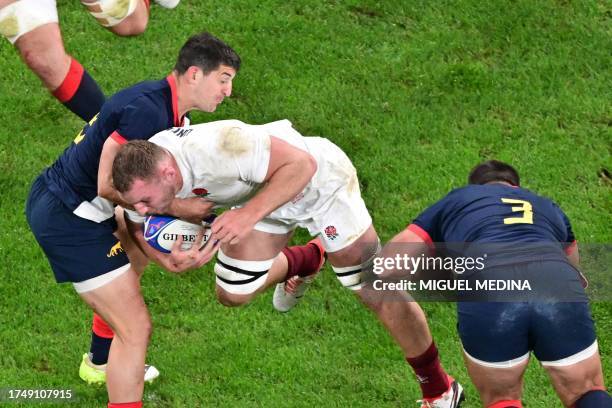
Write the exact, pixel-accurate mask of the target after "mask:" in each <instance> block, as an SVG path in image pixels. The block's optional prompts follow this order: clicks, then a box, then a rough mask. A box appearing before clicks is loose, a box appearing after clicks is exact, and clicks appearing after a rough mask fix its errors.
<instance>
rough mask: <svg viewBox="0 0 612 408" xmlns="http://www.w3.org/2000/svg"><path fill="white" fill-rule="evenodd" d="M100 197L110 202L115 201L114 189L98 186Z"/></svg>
mask: <svg viewBox="0 0 612 408" xmlns="http://www.w3.org/2000/svg"><path fill="white" fill-rule="evenodd" d="M98 196H99V197H102V198H105V199H107V200H109V201H114V198H115V196H114V189H113V188H112V187H109V186H106V185H98Z"/></svg>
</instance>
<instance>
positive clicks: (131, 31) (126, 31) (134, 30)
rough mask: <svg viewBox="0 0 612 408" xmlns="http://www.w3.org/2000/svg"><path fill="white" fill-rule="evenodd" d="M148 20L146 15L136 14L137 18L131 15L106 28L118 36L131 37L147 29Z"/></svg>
mask: <svg viewBox="0 0 612 408" xmlns="http://www.w3.org/2000/svg"><path fill="white" fill-rule="evenodd" d="M132 17H134V18H132ZM148 22H149V19H148V17H146V16H144V15H143V16H138V18H136V16H135V15H132V16H130V18H127V19H125V20H123V21H122V22H121V23H120V24H118V25H116V26H112V27H108V29H109V30H110V31H112V32H113V33H114V34H116V35H118V36H120V37H133V36H136V35H140V34H142V33H144V32H145V30H146V29H147V25H148Z"/></svg>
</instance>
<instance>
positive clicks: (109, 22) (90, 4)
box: [81, 0, 141, 27]
mask: <svg viewBox="0 0 612 408" xmlns="http://www.w3.org/2000/svg"><path fill="white" fill-rule="evenodd" d="M139 1H141V0H97V1H87V0H81V4H83V5H84V6H85V7H87V10H88V11H89V14H91V15H92V16H94V18H95V19H96V20H98V22H99V23H100V25H102V26H104V27H113V26H116V25H117V24H119V23H121V22H122V21H123V20H125V19H126V18H128V17H129V16H130V15H131V14H132V13H133V12H134V11H135V10H136V6H137V5H138V2H139Z"/></svg>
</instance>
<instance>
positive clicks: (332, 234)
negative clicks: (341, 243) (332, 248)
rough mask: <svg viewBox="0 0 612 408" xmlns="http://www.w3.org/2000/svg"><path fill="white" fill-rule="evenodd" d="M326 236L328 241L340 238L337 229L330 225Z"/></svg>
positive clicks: (326, 228)
mask: <svg viewBox="0 0 612 408" xmlns="http://www.w3.org/2000/svg"><path fill="white" fill-rule="evenodd" d="M325 236H327V239H330V240H332V241H333V240H334V239H336V238H337V237H338V231H336V227H334V226H333V225H328V226H327V227H325Z"/></svg>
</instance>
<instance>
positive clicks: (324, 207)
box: [255, 138, 372, 252]
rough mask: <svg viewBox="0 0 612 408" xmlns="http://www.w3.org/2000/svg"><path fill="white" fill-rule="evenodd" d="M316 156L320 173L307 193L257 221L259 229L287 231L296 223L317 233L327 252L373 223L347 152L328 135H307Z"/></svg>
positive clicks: (292, 228)
mask: <svg viewBox="0 0 612 408" xmlns="http://www.w3.org/2000/svg"><path fill="white" fill-rule="evenodd" d="M307 139H309V140H308V147H309V148H310V149H311V151H310V153H311V154H312V155H313V156H315V158H317V163H318V168H317V173H316V174H315V176H314V177H313V180H312V182H311V186H310V187H309V188H308V193H307V194H306V196H305V197H302V196H301V195H298V196H297V197H296V198H294V199H293V201H292V202H290V203H287V204H285V205H283V206H282V207H280V208H278V209H277V210H275V211H273V212H272V213H271V214H270V215H269V216H267V217H265V218H264V219H263V220H261V221H260V222H258V223H257V224H256V225H255V229H256V230H257V231H262V232H269V233H272V234H286V233H288V232H290V231H293V230H294V229H295V228H296V227H301V228H306V229H308V232H309V233H310V235H312V236H315V235H318V236H320V238H321V242H322V243H323V246H324V247H325V250H326V251H327V252H337V251H340V250H341V249H344V248H346V247H348V246H349V245H351V244H352V243H353V242H355V241H356V240H357V239H358V238H359V237H361V236H362V235H363V234H364V233H365V232H366V230H367V229H368V228H369V227H370V225H372V217H370V214H369V213H368V209H367V208H366V205H365V202H364V201H363V198H361V192H360V190H359V181H358V179H357V171H356V170H355V167H354V166H353V164H352V163H351V161H350V159H349V158H348V157H347V156H346V154H345V153H344V152H343V151H342V150H341V149H340V148H339V147H338V146H336V145H335V144H333V143H331V142H330V141H329V140H327V139H321V138H307Z"/></svg>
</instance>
